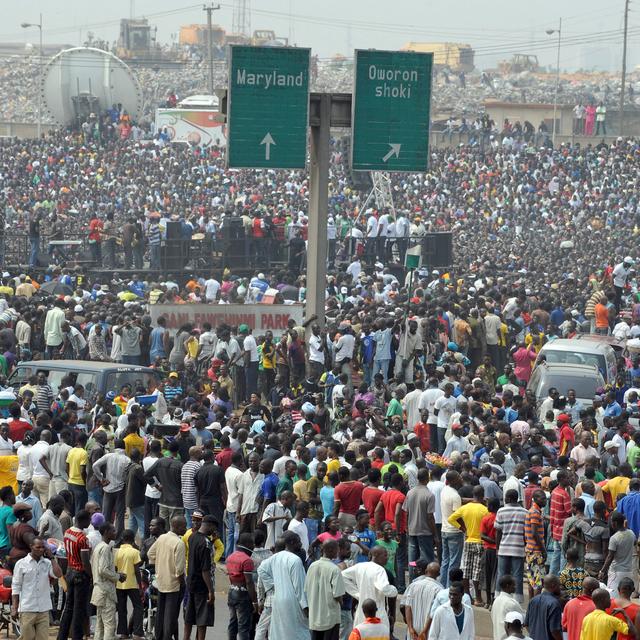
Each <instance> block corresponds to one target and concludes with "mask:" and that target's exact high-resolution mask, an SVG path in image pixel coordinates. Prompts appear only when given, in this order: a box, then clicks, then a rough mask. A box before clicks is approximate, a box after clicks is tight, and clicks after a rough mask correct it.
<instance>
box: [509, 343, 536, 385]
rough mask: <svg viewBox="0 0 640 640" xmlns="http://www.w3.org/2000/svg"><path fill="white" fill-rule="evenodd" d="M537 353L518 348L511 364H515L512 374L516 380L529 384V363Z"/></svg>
mask: <svg viewBox="0 0 640 640" xmlns="http://www.w3.org/2000/svg"><path fill="white" fill-rule="evenodd" d="M537 355H538V354H537V353H536V352H535V350H534V349H531V348H529V349H524V348H522V347H521V348H520V349H518V350H517V351H516V352H515V353H514V354H513V356H512V357H513V362H514V363H515V365H516V366H515V368H514V373H515V374H516V378H518V380H524V381H525V382H529V378H530V377H531V363H532V362H533V361H534V360H535V359H536V357H537Z"/></svg>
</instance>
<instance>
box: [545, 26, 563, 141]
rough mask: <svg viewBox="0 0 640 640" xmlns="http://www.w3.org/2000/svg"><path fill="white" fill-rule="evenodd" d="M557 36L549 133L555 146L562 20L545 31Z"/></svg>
mask: <svg viewBox="0 0 640 640" xmlns="http://www.w3.org/2000/svg"><path fill="white" fill-rule="evenodd" d="M554 34H558V53H557V57H556V87H555V90H554V92H553V129H552V133H551V142H552V143H553V145H554V146H555V144H556V113H557V111H558V90H559V88H560V44H561V41H562V18H560V20H559V22H558V28H557V29H547V35H548V36H552V35H554Z"/></svg>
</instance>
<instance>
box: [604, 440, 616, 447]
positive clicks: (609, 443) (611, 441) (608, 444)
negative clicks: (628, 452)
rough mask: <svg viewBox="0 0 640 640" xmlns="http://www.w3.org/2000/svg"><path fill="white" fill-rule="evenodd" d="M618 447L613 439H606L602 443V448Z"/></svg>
mask: <svg viewBox="0 0 640 640" xmlns="http://www.w3.org/2000/svg"><path fill="white" fill-rule="evenodd" d="M617 447H618V445H617V444H616V443H615V442H613V440H608V441H607V442H605V443H604V448H605V449H616V448H617Z"/></svg>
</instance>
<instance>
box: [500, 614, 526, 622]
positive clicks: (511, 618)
mask: <svg viewBox="0 0 640 640" xmlns="http://www.w3.org/2000/svg"><path fill="white" fill-rule="evenodd" d="M504 621H505V622H519V623H520V624H524V616H523V615H522V614H521V613H520V612H519V611H509V613H507V615H506V616H505V617H504Z"/></svg>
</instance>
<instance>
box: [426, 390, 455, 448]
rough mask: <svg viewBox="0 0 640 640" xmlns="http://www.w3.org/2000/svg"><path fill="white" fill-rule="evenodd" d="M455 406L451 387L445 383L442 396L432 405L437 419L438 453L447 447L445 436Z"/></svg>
mask: <svg viewBox="0 0 640 640" xmlns="http://www.w3.org/2000/svg"><path fill="white" fill-rule="evenodd" d="M457 406H458V405H457V402H456V399H455V398H454V397H453V385H452V384H451V383H450V382H447V384H445V385H444V389H443V395H442V396H440V397H439V398H438V399H437V400H436V401H435V404H434V405H433V412H434V414H435V415H436V417H437V419H438V421H437V427H438V429H437V436H438V452H439V453H442V452H443V451H444V450H445V448H446V446H447V443H446V441H445V434H446V432H447V429H448V428H449V419H450V418H451V416H452V415H453V414H454V412H455V410H456V408H457ZM432 446H433V445H432Z"/></svg>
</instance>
